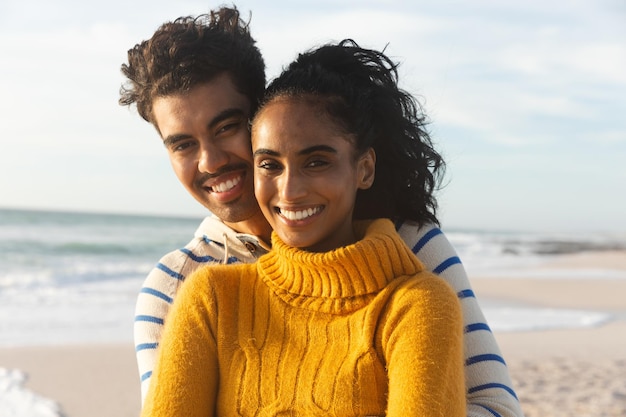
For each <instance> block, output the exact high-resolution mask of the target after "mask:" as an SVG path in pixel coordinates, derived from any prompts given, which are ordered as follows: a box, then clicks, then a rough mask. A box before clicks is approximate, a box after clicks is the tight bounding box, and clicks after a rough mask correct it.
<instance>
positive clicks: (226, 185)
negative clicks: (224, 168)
mask: <svg viewBox="0 0 626 417" xmlns="http://www.w3.org/2000/svg"><path fill="white" fill-rule="evenodd" d="M239 181H241V177H237V178H235V179H232V180H228V181H226V182H223V183H220V184H217V185H214V186H213V187H211V189H212V190H213V191H215V192H217V193H223V192H224V191H228V190H230V189H232V188H233V187H234V186H235V185H237V184H239Z"/></svg>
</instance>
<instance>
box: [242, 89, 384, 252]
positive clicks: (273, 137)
mask: <svg viewBox="0 0 626 417" xmlns="http://www.w3.org/2000/svg"><path fill="white" fill-rule="evenodd" d="M312 100H313V99H307V100H305V99H302V98H300V99H293V98H279V99H274V101H272V102H270V103H269V104H266V105H265V106H264V108H263V109H262V110H261V111H260V113H259V114H258V116H257V118H256V119H255V122H254V126H253V131H252V149H253V155H254V178H255V193H256V198H257V200H258V202H259V206H260V207H261V210H262V211H263V214H264V215H265V217H266V218H267V220H268V221H269V223H270V225H271V226H272V228H273V229H274V231H275V232H276V233H277V234H278V236H279V237H280V238H281V240H282V241H283V242H285V243H286V244H287V245H289V246H294V247H298V248H302V249H306V250H308V251H312V252H326V251H329V250H332V249H336V248H338V247H341V246H345V245H348V244H351V243H354V241H355V237H354V232H353V229H352V211H353V209H354V201H355V197H356V192H357V190H358V189H365V188H369V187H370V186H371V184H372V182H373V179H374V165H375V155H374V152H373V151H372V150H369V151H368V152H366V153H364V154H363V155H360V156H358V155H356V148H355V146H354V138H353V137H352V136H350V135H347V134H346V133H344V132H342V131H341V130H340V129H339V128H338V126H337V125H336V124H335V123H334V122H333V121H332V119H330V118H329V117H328V116H327V115H326V114H325V113H324V112H323V111H322V110H321V106H320V105H319V103H317V102H316V101H312Z"/></svg>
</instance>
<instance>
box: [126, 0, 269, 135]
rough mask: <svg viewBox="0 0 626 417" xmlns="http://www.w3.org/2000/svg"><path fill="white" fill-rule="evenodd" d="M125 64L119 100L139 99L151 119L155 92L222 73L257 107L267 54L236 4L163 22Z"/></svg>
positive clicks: (169, 91) (165, 93)
mask: <svg viewBox="0 0 626 417" xmlns="http://www.w3.org/2000/svg"><path fill="white" fill-rule="evenodd" d="M121 70H122V73H123V74H124V75H125V76H126V77H127V78H128V81H127V82H126V83H125V84H124V85H123V86H122V87H121V89H120V99H119V103H120V105H129V106H130V105H132V104H133V103H135V104H136V106H137V111H138V112H139V114H140V115H141V117H142V118H144V119H145V120H147V121H148V122H150V123H152V124H155V120H154V115H153V114H152V105H153V102H154V99H155V98H157V97H163V96H168V95H172V94H180V93H185V92H187V91H189V90H190V89H192V88H194V87H195V86H197V85H200V84H203V83H206V82H209V81H211V80H212V79H214V78H215V77H216V76H218V75H220V74H222V73H227V74H229V76H230V77H231V80H232V82H233V84H234V86H235V88H236V89H237V90H238V91H239V92H240V93H241V94H243V95H245V96H246V97H248V98H249V99H250V105H251V110H252V113H254V111H255V110H256V108H257V106H258V103H259V100H260V99H261V97H262V96H263V91H264V89H265V63H264V61H263V57H262V55H261V52H260V51H259V49H258V48H257V47H256V45H255V40H254V39H253V38H252V36H251V35H250V31H249V29H248V22H244V21H243V20H242V19H241V17H240V15H239V11H238V10H237V9H236V8H235V7H232V8H231V7H222V8H220V9H218V10H215V11H211V12H210V13H208V14H203V15H199V16H197V17H192V16H186V17H179V18H178V19H176V20H174V21H172V22H167V23H164V24H163V25H161V26H160V27H159V28H158V30H157V31H156V32H155V33H154V35H153V36H152V37H151V38H150V39H149V40H146V41H143V42H141V43H139V44H137V45H135V47H134V48H132V49H130V50H129V51H128V63H127V64H123V65H122V68H121Z"/></svg>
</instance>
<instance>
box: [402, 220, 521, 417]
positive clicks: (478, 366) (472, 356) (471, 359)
mask: <svg viewBox="0 0 626 417" xmlns="http://www.w3.org/2000/svg"><path fill="white" fill-rule="evenodd" d="M396 229H397V230H398V233H399V234H400V236H402V239H403V240H404V241H405V242H406V243H407V245H409V247H410V248H412V250H413V253H415V254H416V255H417V257H418V258H419V259H420V261H421V262H422V263H423V264H424V265H425V266H426V268H427V269H428V270H430V271H432V272H434V273H435V274H437V275H439V276H440V277H441V278H443V279H444V280H446V281H447V282H448V283H449V284H450V285H451V286H452V288H454V290H455V291H456V293H457V296H458V297H459V301H460V302H461V309H462V312H463V324H464V335H463V345H464V354H465V382H466V389H467V415H468V417H523V412H522V410H521V407H520V403H519V401H518V399H517V396H516V394H515V391H514V390H513V385H512V381H511V377H510V375H509V371H508V368H507V366H506V362H505V361H504V358H503V357H502V353H501V352H500V348H499V346H498V344H497V342H496V339H495V337H494V335H493V333H492V332H491V329H490V328H489V325H488V323H487V321H486V319H485V316H484V314H483V312H482V310H481V308H480V306H479V304H478V301H477V300H476V296H475V294H474V291H473V290H472V288H471V286H470V283H469V279H468V277H467V274H466V272H465V268H464V267H463V263H462V262H461V259H460V258H459V256H458V255H457V253H456V251H455V249H454V248H453V247H452V245H451V244H450V242H449V241H448V239H447V237H446V236H445V234H444V233H443V232H442V231H441V230H440V229H439V228H438V227H437V226H436V225H426V226H424V227H422V228H418V226H417V225H416V224H415V223H413V222H399V223H397V224H396Z"/></svg>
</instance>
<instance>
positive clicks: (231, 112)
mask: <svg viewBox="0 0 626 417" xmlns="http://www.w3.org/2000/svg"><path fill="white" fill-rule="evenodd" d="M231 117H243V118H247V115H246V112H244V111H243V110H242V109H241V108H238V107H233V108H230V109H225V110H222V111H221V112H219V113H218V114H217V115H216V116H215V117H214V118H213V119H211V121H210V122H209V127H210V128H213V127H215V125H217V124H219V123H221V122H223V121H224V120H226V119H230V118H231Z"/></svg>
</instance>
